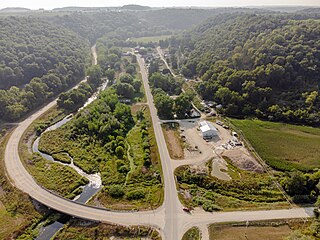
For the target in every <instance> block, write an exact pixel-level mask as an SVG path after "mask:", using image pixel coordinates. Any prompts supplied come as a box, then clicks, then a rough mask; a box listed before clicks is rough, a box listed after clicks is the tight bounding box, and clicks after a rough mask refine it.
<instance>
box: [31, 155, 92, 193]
mask: <svg viewBox="0 0 320 240" xmlns="http://www.w3.org/2000/svg"><path fill="white" fill-rule="evenodd" d="M28 167H29V170H30V172H31V174H32V176H33V177H34V178H35V180H36V181H37V182H38V183H39V184H40V185H41V186H43V187H45V188H47V189H50V190H52V191H54V192H56V193H57V194H59V195H61V196H63V197H66V198H70V199H73V198H74V197H75V196H77V195H78V194H80V193H81V192H82V188H81V186H83V185H85V184H87V183H88V180H87V179H86V178H84V177H82V176H81V175H79V174H78V173H77V172H76V171H75V170H74V169H73V168H71V167H69V166H64V165H61V164H59V163H55V162H50V161H48V160H46V159H44V158H42V157H41V156H40V155H37V154H34V155H32V156H30V157H29V159H28Z"/></svg>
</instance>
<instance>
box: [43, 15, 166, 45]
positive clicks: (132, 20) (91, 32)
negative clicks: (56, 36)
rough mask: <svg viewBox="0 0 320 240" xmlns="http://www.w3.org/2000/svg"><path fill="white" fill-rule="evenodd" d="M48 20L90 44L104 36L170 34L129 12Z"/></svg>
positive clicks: (126, 36) (57, 17)
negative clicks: (87, 40) (88, 41)
mask: <svg viewBox="0 0 320 240" xmlns="http://www.w3.org/2000/svg"><path fill="white" fill-rule="evenodd" d="M48 20H49V21H50V22H52V23H54V24H56V25H58V26H64V27H65V28H68V29H70V30H72V31H74V32H76V33H78V34H79V35H80V36H82V37H84V38H87V39H89V40H90V42H91V43H92V44H94V43H95V41H96V40H97V39H98V38H100V37H102V36H104V35H108V36H110V37H117V38H119V39H124V40H125V39H127V38H129V37H140V36H152V35H161V34H168V33H171V32H170V31H168V30H167V29H166V28H163V27H158V26H159V24H156V25H151V24H149V23H148V22H146V21H144V20H141V19H140V18H138V17H137V16H136V14H132V13H129V12H111V11H110V12H93V13H91V12H90V13H81V12H79V13H72V14H70V13H69V14H64V15H54V16H51V17H49V19H48Z"/></svg>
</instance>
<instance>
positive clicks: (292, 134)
mask: <svg viewBox="0 0 320 240" xmlns="http://www.w3.org/2000/svg"><path fill="white" fill-rule="evenodd" d="M231 123H232V124H233V125H235V126H236V128H238V129H240V130H241V131H242V132H243V134H244V135H245V137H246V138H247V139H248V140H249V142H250V143H251V145H252V146H253V147H254V148H255V150H256V151H257V152H258V154H259V155H260V156H261V158H262V159H263V160H265V161H266V162H267V163H268V164H269V165H270V166H271V167H273V168H275V169H278V170H291V169H292V168H297V169H299V170H312V169H314V168H319V167H320V148H319V146H320V128H312V127H306V126H296V125H290V124H283V123H274V122H267V121H260V120H236V119H232V120H231Z"/></svg>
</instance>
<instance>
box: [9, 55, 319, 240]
mask: <svg viewBox="0 0 320 240" xmlns="http://www.w3.org/2000/svg"><path fill="white" fill-rule="evenodd" d="M137 60H138V63H139V65H140V69H141V74H142V79H143V84H144V87H145V91H146V97H147V103H148V105H149V108H150V113H151V116H152V123H153V127H154V132H155V136H156V140H157V144H158V149H159V154H160V158H161V164H162V171H163V183H164V202H163V204H162V206H161V207H159V208H158V209H156V210H154V211H141V212H116V211H109V210H106V209H102V208H95V207H92V206H87V205H83V204H79V203H76V202H73V201H70V200H68V199H65V198H62V197H60V196H57V195H55V194H53V193H51V192H49V191H48V190H46V189H44V188H42V187H41V186H39V185H38V184H37V183H36V182H35V180H34V179H33V178H32V176H31V175H30V174H29V172H28V171H27V170H26V169H25V167H24V165H23V163H22V161H21V160H20V156H19V151H18V147H19V142H20V139H21V138H22V136H23V133H24V132H25V131H26V129H27V128H28V127H29V126H30V124H31V123H32V122H33V121H34V120H36V119H37V118H38V117H40V116H41V115H42V114H43V113H45V112H46V111H48V110H49V109H50V108H51V107H53V106H55V105H56V100H54V101H52V102H50V103H49V104H48V105H46V106H45V107H43V108H42V109H40V110H38V111H37V112H35V113H34V114H32V115H31V116H29V117H28V118H27V119H25V120H24V121H22V122H21V123H19V124H18V126H17V128H16V129H15V130H14V131H13V132H12V134H11V136H10V138H9V141H8V144H7V147H6V150H5V166H6V170H7V174H8V177H9V178H10V180H11V182H12V183H13V184H14V185H15V186H16V187H17V188H18V189H20V190H21V191H23V192H25V193H27V194H29V195H30V197H32V198H33V199H36V200H37V201H39V202H40V203H42V204H44V205H46V206H48V207H49V208H52V209H55V210H57V211H60V212H63V213H65V214H68V215H71V216H75V217H79V218H83V219H88V220H94V221H100V222H106V223H114V224H120V225H125V226H130V225H131V226H132V225H146V226H151V227H154V228H156V229H158V230H159V232H160V234H161V236H162V238H163V239H164V240H179V239H181V238H182V236H183V234H184V233H185V231H187V230H188V229H189V228H191V227H193V226H200V227H201V229H203V226H206V225H208V224H210V223H218V222H239V221H255V220H268V219H286V218H307V217H311V216H312V215H313V208H293V209H284V210H265V211H237V212H219V213H206V212H195V213H192V214H188V213H186V212H184V211H183V207H182V205H181V203H180V201H179V199H178V194H177V189H176V183H175V177H174V167H173V164H172V160H171V159H170V156H169V152H168V150H167V146H166V143H165V139H164V136H163V132H162V129H161V125H160V121H159V118H158V116H157V111H156V108H155V106H154V103H153V97H152V94H151V90H150V87H149V84H148V76H147V72H146V69H145V64H144V60H143V59H142V58H141V57H140V56H137ZM205 236H207V234H205Z"/></svg>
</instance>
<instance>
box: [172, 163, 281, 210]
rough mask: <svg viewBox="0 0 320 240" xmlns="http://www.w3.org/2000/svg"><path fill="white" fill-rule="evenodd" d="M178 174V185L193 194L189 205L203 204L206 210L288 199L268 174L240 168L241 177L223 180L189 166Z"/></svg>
mask: <svg viewBox="0 0 320 240" xmlns="http://www.w3.org/2000/svg"><path fill="white" fill-rule="evenodd" d="M175 175H176V177H177V180H178V183H179V185H182V186H183V189H184V190H187V191H189V193H190V195H191V196H192V197H191V199H190V200H188V201H187V202H188V205H191V206H202V207H203V209H204V210H206V211H219V210H222V209H228V208H234V207H241V206H243V207H247V206H250V205H253V206H254V205H256V206H262V205H265V206H267V205H268V204H274V203H281V202H285V198H284V196H283V195H282V193H281V192H280V191H279V190H278V188H277V187H276V186H275V185H274V183H273V181H272V179H271V178H270V177H269V176H268V175H266V174H258V173H252V172H247V171H241V178H240V179H233V180H230V181H223V180H219V179H217V178H215V177H211V176H204V175H196V174H193V173H191V171H190V169H189V167H180V168H178V169H177V170H176V172H175Z"/></svg>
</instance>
